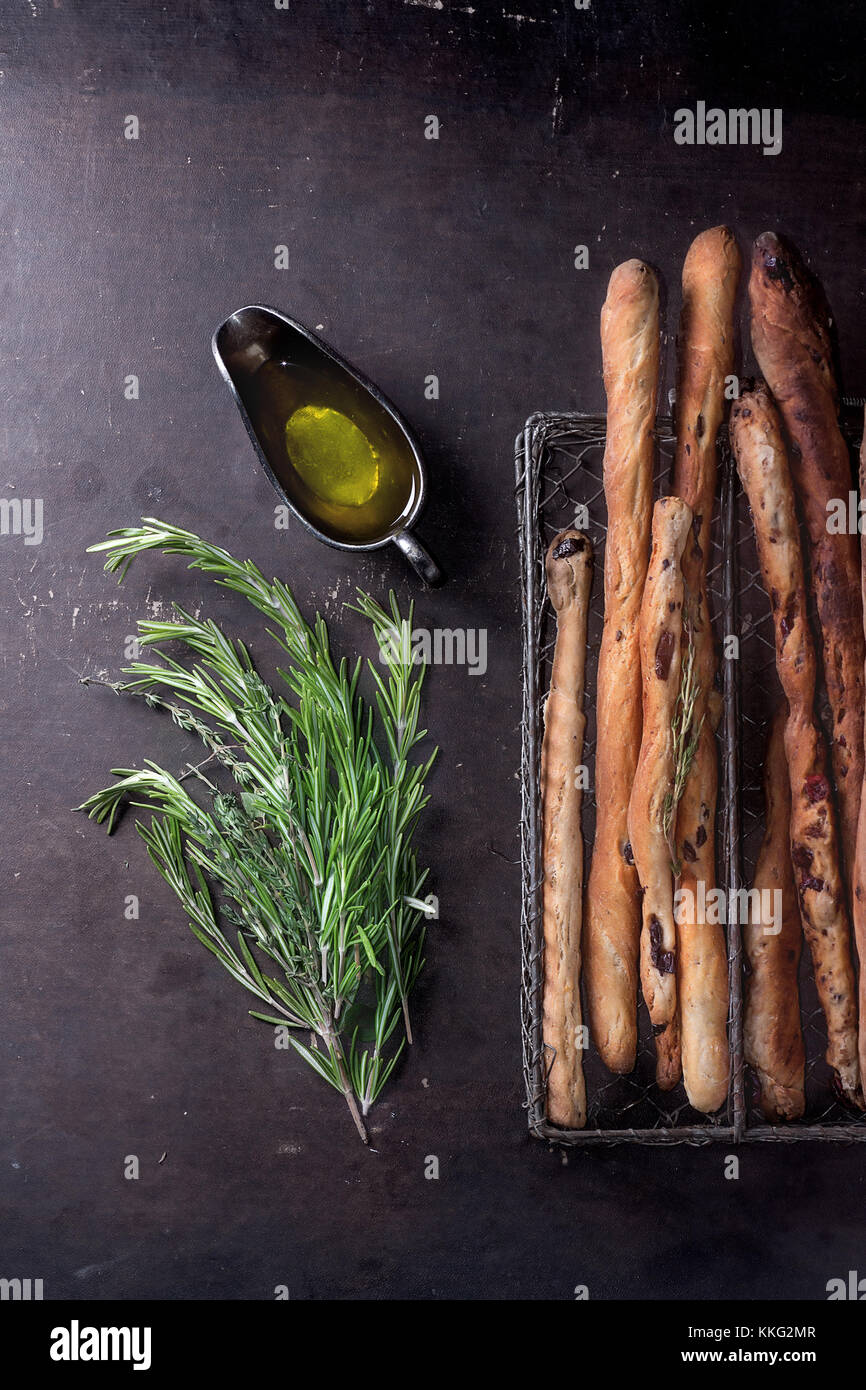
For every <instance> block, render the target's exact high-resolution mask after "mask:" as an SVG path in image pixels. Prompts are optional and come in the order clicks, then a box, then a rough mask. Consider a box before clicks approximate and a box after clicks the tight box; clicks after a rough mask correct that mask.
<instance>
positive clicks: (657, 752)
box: [628, 497, 692, 1091]
mask: <svg viewBox="0 0 866 1390" xmlns="http://www.w3.org/2000/svg"><path fill="white" fill-rule="evenodd" d="M691 524H692V513H691V510H690V508H689V507H687V506H686V504H685V502H683V501H682V499H681V498H679V497H661V498H659V500H658V502H656V504H655V507H654V508H653V518H652V551H651V554H650V562H649V569H648V571H647V578H646V584H645V586H644V593H643V602H642V603H641V611H640V659H641V682H642V692H643V733H642V737H641V746H640V756H639V758H638V765H637V770H636V772H635V778H634V783H633V785H632V791H631V798H630V800H629V804H628V830H629V839H630V841H631V846H632V850H633V853H634V861H635V864H636V866H637V871H638V878H639V879H640V884H641V887H642V889H643V901H642V905H641V910H642V929H641V941H640V973H641V984H642V987H643V994H644V999H645V1000H646V1005H647V1009H648V1010H649V1016H650V1021H651V1023H652V1026H653V1033H654V1035H655V1042H656V1081H657V1082H658V1084H659V1086H660V1087H661V1088H662V1090H666V1091H667V1090H670V1089H671V1087H673V1086H675V1085H676V1083H677V1082H678V1081H679V1079H680V1075H681V1064H680V1041H679V1023H678V1018H677V977H676V965H677V934H676V923H675V919H674V873H673V868H674V866H673V862H672V839H673V836H672V832H670V831H669V829H666V818H667V816H668V814H669V807H670V802H669V798H670V796H671V794H672V789H673V784H674V773H675V764H676V758H675V749H674V730H673V721H674V712H675V709H676V704H677V699H678V696H679V691H680V672H681V668H682V648H681V644H682V621H683V576H682V570H681V568H680V561H681V557H682V553H683V547H684V545H685V543H686V538H687V536H688V532H689V527H690V526H691ZM675 814H676V811H675V809H674V815H675Z"/></svg>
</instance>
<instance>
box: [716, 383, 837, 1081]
mask: <svg viewBox="0 0 866 1390" xmlns="http://www.w3.org/2000/svg"><path fill="white" fill-rule="evenodd" d="M731 442H732V444H733V449H734V457H735V458H736V460H737V468H738V470H739V474H740V478H741V479H742V482H743V487H744V488H745V490H746V494H747V496H748V499H749V506H750V507H751V509H752V518H753V520H754V524H755V538H756V540H757V547H758V560H759V563H760V566H761V577H762V579H763V582H764V588H765V589H766V591H767V594H768V595H769V598H770V606H771V609H772V614H773V626H774V629H775V641H776V668H777V670H778V672H779V679H780V680H781V682H782V689H783V690H784V692H785V695H786V697H787V700H788V719H787V722H786V724H785V756H786V758H787V761H788V776H789V781H790V787H791V859H792V862H793V866H794V880H795V882H796V885H797V892H798V897H799V906H800V920H801V921H802V923H803V931H804V934H805V937H806V940H807V941H808V943H809V949H810V950H811V953H812V963H813V966H814V971H815V983H816V986H817V989H818V996H819V998H820V1000H821V1007H822V1008H823V1010H824V1016H825V1018H826V1020H827V1061H828V1062H829V1064H830V1066H831V1067H833V1068H834V1070H835V1071H836V1073H837V1075H838V1079H839V1086H840V1089H841V1092H842V1094H843V1095H844V1096H845V1097H846V1098H847V1099H848V1100H849V1101H851V1102H852V1103H854V1104H858V1105H859V1104H860V1103H861V1102H860V1075H859V1074H860V1068H859V1063H858V1059H857V986H856V983H855V980H854V968H853V963H852V959H851V932H850V927H849V921H848V910H847V904H846V894H845V888H844V882H843V879H842V874H841V871H840V856H839V839H838V830H837V824H836V810H835V807H834V805H833V798H832V794H831V790H830V781H829V778H828V776H827V757H826V752H825V748H824V740H823V735H822V733H821V732H820V730H819V728H818V724H817V722H816V718H815V712H814V704H815V664H816V663H815V652H814V648H813V645H812V634H811V630H810V628H809V618H808V611H807V603H806V590H805V581H804V578H803V557H802V554H801V552H800V538H799V532H798V527H797V514H796V507H795V503H794V488H793V484H792V482H791V475H790V470H789V465H788V458H787V454H786V451H785V446H784V444H783V441H782V431H781V421H780V419H779V414H778V411H777V410H776V407H775V406H774V404H773V401H772V399H771V397H770V393H769V391H768V390H767V387H766V386H765V385H764V383H763V382H759V383H758V384H757V385H756V386H755V387H754V388H752V389H751V390H748V389H747V390H744V391H743V392H742V394H741V395H740V398H739V400H736V401H734V403H733V406H732V409H731ZM860 714H861V719H862V715H863V711H862V709H861V711H860Z"/></svg>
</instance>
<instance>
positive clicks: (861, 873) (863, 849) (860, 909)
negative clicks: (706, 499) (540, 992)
mask: <svg viewBox="0 0 866 1390" xmlns="http://www.w3.org/2000/svg"><path fill="white" fill-rule="evenodd" d="M860 496H861V498H863V497H866V423H864V430H863V439H862V442H861V444H860ZM860 573H861V580H862V587H863V608H864V613H866V535H863V536H861V538H860ZM864 717H866V714H864ZM852 877H853V885H854V893H853V914H854V940H855V941H856V943H857V956H858V958H859V962H860V1010H859V1018H860V1024H859V1052H860V1077H861V1081H862V1078H863V1077H866V795H864V796H861V798H860V819H859V821H858V824H857V845H856V848H855V851H854V872H853V875H852Z"/></svg>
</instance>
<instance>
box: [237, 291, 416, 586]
mask: <svg viewBox="0 0 866 1390" xmlns="http://www.w3.org/2000/svg"><path fill="white" fill-rule="evenodd" d="M212 346H213V354H214V357H215V359H216V363H217V366H218V367H219V370H220V372H221V374H222V376H223V378H224V380H225V382H226V384H227V385H228V387H229V389H230V390H231V392H232V395H233V396H234V398H235V402H236V403H237V407H238V409H239V411H240V413H241V418H242V419H243V422H244V425H245V426H246V430H247V434H248V435H249V437H250V440H251V441H252V444H253V447H254V449H255V451H256V454H257V455H258V458H259V462H260V463H261V465H262V467H263V468H264V470H265V472H266V473H267V475H268V477H269V478H270V480H271V483H272V484H273V486H274V488H275V489H276V491H277V493H278V494H279V496H280V497H281V498H282V500H283V502H284V503H285V504H286V506H287V507H288V508H289V509H290V510H291V511H292V512H293V513H294V515H295V516H296V517H297V518H298V520H299V521H300V522H301V523H302V525H304V526H305V527H306V528H307V530H308V531H310V532H312V534H313V535H314V536H317V537H318V539H319V540H321V541H324V542H325V544H326V545H332V546H336V547H337V548H338V549H340V550H378V549H379V548H380V547H382V546H385V545H389V544H391V543H393V544H394V545H396V546H397V548H398V550H400V551H402V553H403V554H404V555H405V557H406V559H407V560H408V561H409V563H410V564H411V565H412V566H413V567H414V569H415V570H416V571H417V573H418V574H419V575H420V577H421V578H422V579H423V580H424V582H425V584H430V585H435V584H440V583H441V582H442V574H441V572H440V570H439V567H438V565H437V564H436V562H435V560H433V558H432V557H431V556H430V555H429V554H428V552H427V551H426V550H425V549H424V547H423V545H422V544H421V542H420V541H419V540H418V538H417V537H416V536H415V535H414V533H413V532H412V531H411V530H410V527H411V526H412V524H413V523H414V521H415V519H416V517H417V516H418V513H419V512H420V510H421V508H422V506H423V504H424V499H425V494H426V490H427V480H426V473H425V469H424V463H423V461H422V458H421V454H420V452H419V450H418V446H417V445H416V443H415V440H414V439H413V437H412V434H411V432H410V430H409V428H408V426H407V425H406V423H405V421H404V420H403V418H402V417H401V415H400V414H399V412H398V411H397V410H395V408H394V406H393V405H391V403H390V401H388V400H386V398H385V397H384V396H383V395H382V393H381V391H379V389H378V388H377V387H376V386H374V385H373V383H372V382H371V381H368V380H367V378H366V377H364V376H363V375H362V374H361V373H360V372H358V371H356V369H355V368H354V367H352V366H351V365H350V364H349V363H348V362H346V361H344V360H343V358H342V357H340V356H338V354H337V353H336V352H334V351H333V349H332V348H330V347H328V345H327V344H326V343H323V342H322V341H321V339H320V338H317V337H316V335H315V334H314V333H311V332H310V330H309V329H308V328H305V327H304V326H303V324H300V323H297V322H296V321H295V320H294V319H290V318H288V316H287V315H286V314H282V313H280V312H279V310H277V309H271V308H268V307H267V306H266V305H263V304H249V305H247V306H246V307H245V308H243V309H238V310H237V311H236V312H235V313H234V314H231V315H230V316H229V318H227V319H226V320H225V322H224V323H222V324H220V326H219V328H218V329H217V330H216V332H215V333H214V335H213V340H212ZM302 418H303V419H304V423H305V429H306V430H307V435H306V436H305V438H310V439H312V440H313V441H315V437H316V436H315V428H316V427H315V421H316V419H322V420H324V421H325V422H326V423H328V422H330V423H331V424H332V425H333V423H335V422H336V423H337V424H339V423H340V422H342V428H343V430H344V431H350V432H351V433H350V434H348V435H346V436H345V437H346V438H348V440H349V444H350V445H352V446H354V445H355V441H360V447H361V449H362V450H366V455H365V456H366V458H367V459H368V460H371V459H372V460H375V461H376V462H375V463H374V464H373V465H372V466H373V467H374V468H375V484H374V485H373V487H372V488H371V490H370V492H369V494H368V495H364V494H363V493H362V495H361V502H360V504H357V502H356V499H355V498H354V497H353V498H352V499H351V501H352V505H345V493H340V492H339V490H338V492H337V494H336V497H337V500H336V501H335V500H334V496H333V495H331V496H329V495H327V494H325V493H323V492H322V489H320V488H318V489H317V488H316V487H315V486H312V487H311V486H310V483H312V484H314V485H315V484H316V475H315V474H313V475H309V474H307V473H303V472H301V471H299V470H298V468H297V467H296V466H295V463H294V462H293V460H292V457H291V455H290V452H289V448H288V446H287V442H286V440H287V432H288V430H289V429H290V427H291V421H292V420H299V419H302ZM311 422H312V423H311ZM310 431H312V432H310ZM368 446H369V447H368ZM349 452H350V453H351V448H350V450H349ZM339 453H340V450H339V449H335V450H333V451H330V452H329V450H328V448H327V445H326V447H325V449H324V450H323V452H322V455H321V457H322V460H323V461H324V462H326V463H327V464H328V465H329V466H330V462H331V459H332V455H333V454H337V455H339ZM337 466H338V467H339V466H340V465H339V461H338V464H337ZM337 486H338V489H339V487H341V486H342V487H343V488H345V486H346V484H345V481H343V482H342V483H338V485H337Z"/></svg>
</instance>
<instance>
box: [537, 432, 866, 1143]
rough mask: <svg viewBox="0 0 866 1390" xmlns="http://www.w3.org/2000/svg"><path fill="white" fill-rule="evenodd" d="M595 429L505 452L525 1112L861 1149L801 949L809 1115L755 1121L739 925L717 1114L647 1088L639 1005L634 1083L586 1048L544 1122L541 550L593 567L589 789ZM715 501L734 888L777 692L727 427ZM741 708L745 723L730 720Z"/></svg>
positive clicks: (548, 624)
mask: <svg viewBox="0 0 866 1390" xmlns="http://www.w3.org/2000/svg"><path fill="white" fill-rule="evenodd" d="M605 429H606V422H605V417H604V416H603V415H581V414H554V413H549V414H536V415H532V416H530V418H529V419H528V420H527V422H526V425H525V427H524V429H523V431H522V432H521V433H520V434H519V435H518V436H517V440H516V445H515V469H516V493H517V510H518V523H519V544H520V559H521V586H522V598H523V744H522V759H521V795H522V817H521V849H522V873H523V895H522V898H523V901H522V913H521V1024H522V1038H523V1071H524V1081H525V1086H526V1109H527V1116H528V1123H529V1129H530V1132H531V1133H532V1134H533V1135H535V1136H536V1137H537V1138H540V1139H546V1140H548V1141H551V1142H555V1143H558V1144H565V1145H583V1144H590V1145H592V1144H617V1143H628V1142H631V1143H641V1144H683V1143H688V1144H707V1143H712V1142H724V1143H728V1144H730V1143H740V1142H750V1141H754V1140H758V1141H761V1140H771V1141H772V1140H775V1141H779V1142H791V1141H796V1140H800V1139H835V1140H847V1141H866V1117H861V1116H858V1115H856V1114H854V1113H853V1112H851V1111H850V1110H848V1109H847V1108H846V1107H845V1106H844V1104H843V1103H842V1102H841V1101H840V1100H839V1099H838V1098H837V1097H836V1095H835V1094H834V1091H833V1088H832V1084H831V1073H830V1069H829V1067H828V1066H827V1064H826V1062H825V1061H824V1060H823V1053H824V1051H825V1048H826V1036H825V1033H824V1027H823V1014H822V1011H821V1008H820V1005H819V1002H818V998H817V994H816V992H815V988H814V982H813V980H812V976H811V959H810V953H809V951H808V950H804V951H803V960H802V963H801V979H800V999H801V1012H802V1018H803V1032H804V1040H805V1044H806V1118H805V1119H804V1120H802V1121H796V1122H793V1123H791V1124H787V1125H784V1126H783V1125H769V1124H766V1123H765V1122H764V1121H763V1119H762V1116H761V1112H760V1107H759V1105H758V1103H757V1087H756V1085H755V1084H754V1083H753V1079H752V1077H751V1075H749V1076H748V1077H747V1075H746V1070H745V1068H744V1061H743V951H742V941H741V932H740V927H739V924H738V923H737V922H736V921H731V922H729V924H728V926H727V938H728V968H729V983H730V1011H729V1019H728V1033H729V1041H730V1055H731V1071H730V1081H729V1088H728V1099H727V1102H726V1104H725V1106H724V1107H722V1109H721V1110H720V1112H719V1113H718V1114H717V1115H715V1116H712V1117H708V1116H706V1115H702V1114H701V1113H700V1112H699V1111H697V1110H694V1109H693V1108H692V1107H691V1106H690V1105H689V1103H688V1101H687V1100H686V1098H685V1093H684V1091H683V1089H682V1085H680V1086H678V1087H677V1088H676V1089H675V1090H673V1091H671V1092H667V1093H663V1092H661V1091H659V1090H658V1088H657V1087H656V1085H655V1045H654V1042H653V1038H652V1030H651V1027H650V1022H649V1018H648V1016H647V1013H646V1010H645V1008H644V1007H643V1004H642V1003H641V1005H640V1008H639V1038H638V1055H637V1062H636V1065H635V1068H634V1071H633V1072H632V1073H631V1074H630V1075H629V1076H615V1075H613V1074H612V1073H610V1072H608V1071H607V1069H606V1068H605V1066H604V1064H603V1063H602V1061H601V1059H600V1058H599V1056H598V1054H597V1053H596V1052H595V1049H594V1047H593V1046H592V1042H591V1040H590V1047H589V1049H588V1051H587V1052H586V1053H585V1054H584V1072H585V1076H586V1087H587V1098H588V1105H589V1109H588V1115H587V1125H586V1128H585V1129H581V1130H564V1129H560V1128H558V1127H557V1126H555V1125H551V1124H549V1123H548V1121H547V1119H546V1116H545V1091H546V1073H547V1067H548V1061H547V1058H546V1056H545V1051H544V1044H543V1038H542V1026H541V1003H542V999H541V996H542V985H543V932H542V908H541V805H540V800H541V792H540V755H541V737H542V732H543V717H542V709H543V703H544V698H545V695H546V692H547V689H548V687H549V683H550V670H551V663H552V657H553V642H554V638H555V623H554V619H553V614H552V610H551V607H550V604H549V603H548V602H547V593H546V584H545V575H544V556H545V552H546V549H547V546H548V545H549V543H550V541H551V540H552V539H553V537H554V536H555V535H556V534H557V532H558V531H560V530H562V529H563V528H564V527H566V526H573V525H577V526H578V527H579V529H581V530H584V531H586V532H587V533H588V534H589V536H590V539H591V540H592V543H593V548H594V554H595V564H594V574H593V585H592V594H591V603H590V613H589V624H588V637H587V640H588V647H589V653H588V661H587V681H586V715H587V730H586V741H585V749H584V762H585V763H586V764H587V766H588V767H589V768H590V785H591V786H592V785H593V781H594V778H593V770H594V761H595V736H596V729H595V699H594V691H595V676H596V667H597V655H598V649H599V646H600V642H601V631H602V626H603V621H604V542H605V535H606V529H607V513H606V507H605V499H604V486H603V481H602V457H603V453H604V444H605ZM655 437H656V442H657V455H658V467H657V480H656V484H657V485H656V495H662V494H664V492H666V491H667V488H668V479H669V477H670V473H671V468H672V463H673V452H674V445H675V434H674V429H673V422H672V420H671V419H670V417H660V418H659V419H658V420H657V421H656V431H655ZM719 456H720V457H719V463H720V469H719V471H720V480H721V485H720V495H719V498H718V501H717V505H716V512H715V516H714V521H713V530H712V534H713V545H712V551H711V554H710V557H709V565H708V575H707V587H708V593H709V604H710V614H711V617H712V619H713V626H714V629H715V632H716V636H717V638H718V637H720V636H721V635H728V634H736V635H738V636H739V638H740V655H739V660H733V659H731V660H724V661H722V692H723V700H724V704H723V715H722V719H721V722H720V725H719V730H718V734H717V738H718V744H719V772H720V779H719V806H718V826H719V834H718V837H717V857H718V878H717V882H718V885H719V887H721V888H723V889H724V890H725V891H726V893H727V894H728V901H736V899H735V898H733V896H732V895H733V894H734V893H736V892H737V891H738V890H739V889H740V888H741V887H742V886H744V885H745V886H749V885H750V884H751V882H752V876H753V872H754V867H755V861H756V858H757V853H758V850H759V848H760V843H761V838H762V834H763V817H764V809H763V790H762V774H763V757H764V748H765V742H766V731H767V726H768V721H769V718H770V716H771V714H772V711H773V709H774V708H775V705H776V703H777V702H778V699H779V697H780V691H781V688H780V686H779V683H778V677H777V675H776V669H775V646H774V637H773V626H772V618H771V615H770V609H769V603H768V601H767V599H766V595H765V594H764V591H763V587H762V584H761V576H760V569H759V566H758V560H757V553H756V547H755V539H754V531H753V527H752V523H751V518H750V516H749V510H748V504H747V502H746V498H745V495H744V494H743V492H742V489H741V487H740V485H739V482H738V479H737V477H736V470H735V468H734V464H733V459H732V456H731V452H730V448H729V445H728V440H727V435H726V433H725V432H724V431H722V433H721V434H720V437H719ZM741 709H742V718H741V717H740V713H741ZM583 814H584V822H583V829H584V836H585V839H586V843H587V845H591V844H592V841H593V838H594V830H595V804H594V799H593V795H592V793H591V792H587V793H586V794H585V796H584V813H583Z"/></svg>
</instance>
